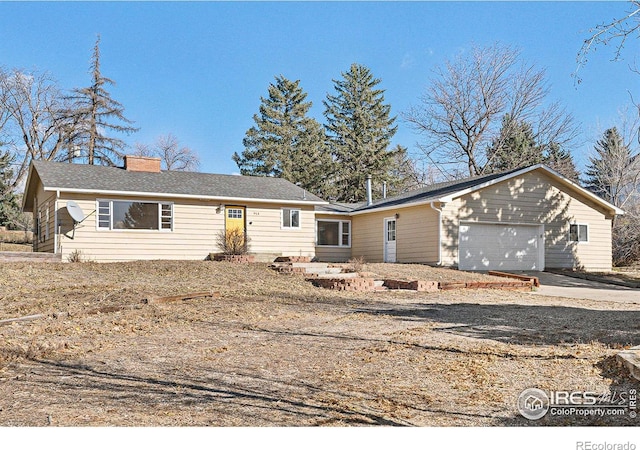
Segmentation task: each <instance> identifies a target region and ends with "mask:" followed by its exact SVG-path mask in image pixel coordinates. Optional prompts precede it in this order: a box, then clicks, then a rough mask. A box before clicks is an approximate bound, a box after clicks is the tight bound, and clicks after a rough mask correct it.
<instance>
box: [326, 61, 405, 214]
mask: <svg viewBox="0 0 640 450" xmlns="http://www.w3.org/2000/svg"><path fill="white" fill-rule="evenodd" d="M342 77H343V78H342V79H341V80H333V82H334V85H335V86H334V87H335V95H327V99H326V100H325V101H324V106H325V112H324V115H325V118H326V120H327V123H326V125H325V128H326V131H327V140H328V144H329V146H330V148H331V152H332V154H333V157H334V160H335V162H336V175H335V178H334V181H335V183H336V187H337V192H338V194H337V200H339V201H345V202H359V201H364V200H366V177H367V175H371V176H372V177H373V179H374V180H375V182H381V181H385V180H387V179H388V178H389V176H390V174H389V171H390V170H392V168H393V166H394V165H393V161H394V158H395V152H396V151H395V150H389V145H390V143H391V138H392V137H393V135H394V134H395V132H396V130H397V126H394V122H395V117H390V112H391V106H390V105H387V104H385V103H384V90H382V89H377V87H376V86H377V85H378V84H380V80H379V79H377V78H374V77H373V75H372V73H371V71H370V70H369V69H368V68H367V67H365V66H362V65H359V64H352V65H351V67H350V68H349V71H348V72H344V73H342Z"/></svg>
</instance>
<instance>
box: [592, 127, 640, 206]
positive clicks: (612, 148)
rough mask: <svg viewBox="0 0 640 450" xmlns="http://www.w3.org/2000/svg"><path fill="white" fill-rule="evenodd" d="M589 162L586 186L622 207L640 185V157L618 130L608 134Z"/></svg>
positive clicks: (612, 130) (599, 141)
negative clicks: (633, 151) (632, 151)
mask: <svg viewBox="0 0 640 450" xmlns="http://www.w3.org/2000/svg"><path fill="white" fill-rule="evenodd" d="M594 148H595V151H596V154H595V156H593V157H590V158H589V164H588V166H587V171H586V173H585V175H586V180H585V184H586V186H587V188H588V189H589V190H591V191H592V192H593V193H595V194H597V195H599V196H600V197H602V198H603V199H605V200H607V201H608V202H610V203H613V204H614V205H616V206H619V207H622V206H623V205H624V204H625V202H626V201H627V199H628V198H629V196H630V195H633V194H635V195H638V194H637V193H634V190H635V189H637V188H638V184H640V183H639V182H640V155H635V156H634V155H633V154H632V153H631V149H630V148H629V146H628V145H626V144H625V142H624V139H623V138H622V136H621V135H620V133H618V130H617V128H616V127H613V128H609V129H608V130H606V131H605V132H604V134H603V136H602V138H601V139H599V140H598V141H597V142H596V145H595V147H594Z"/></svg>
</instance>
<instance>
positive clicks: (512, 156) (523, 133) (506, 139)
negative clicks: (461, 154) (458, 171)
mask: <svg viewBox="0 0 640 450" xmlns="http://www.w3.org/2000/svg"><path fill="white" fill-rule="evenodd" d="M542 159H543V157H542V151H541V149H540V147H539V146H538V145H536V142H535V136H534V133H533V128H532V127H531V125H530V124H529V123H527V122H525V121H515V120H513V119H511V118H510V116H509V115H505V116H504V117H503V119H502V128H501V129H500V134H499V136H498V138H497V139H495V140H494V141H493V143H492V145H491V147H489V148H488V149H487V164H486V166H485V168H484V173H495V172H504V171H507V170H511V169H517V168H518V167H525V166H530V165H532V164H538V163H540V162H542Z"/></svg>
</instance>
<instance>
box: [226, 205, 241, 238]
mask: <svg viewBox="0 0 640 450" xmlns="http://www.w3.org/2000/svg"><path fill="white" fill-rule="evenodd" d="M244 215H245V208H244V206H225V230H226V231H227V232H229V231H231V230H240V231H242V233H244V231H245V220H244Z"/></svg>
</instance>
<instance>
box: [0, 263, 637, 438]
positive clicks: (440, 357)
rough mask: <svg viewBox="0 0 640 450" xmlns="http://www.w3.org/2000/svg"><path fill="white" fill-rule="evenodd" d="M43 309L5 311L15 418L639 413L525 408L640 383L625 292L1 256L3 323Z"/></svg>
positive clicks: (243, 419) (317, 419)
mask: <svg viewBox="0 0 640 450" xmlns="http://www.w3.org/2000/svg"><path fill="white" fill-rule="evenodd" d="M366 270H370V271H374V272H377V273H382V274H384V273H386V274H388V275H389V276H405V275H406V277H413V276H418V277H419V278H420V279H438V280H440V279H441V280H444V281H450V280H451V278H449V277H453V276H454V274H456V272H454V271H449V270H446V269H433V268H430V267H427V266H409V265H407V266H404V265H397V266H396V265H369V264H368V265H367V269H366ZM457 275H458V276H464V277H467V276H472V277H483V275H478V274H460V273H458V274H457ZM436 276H437V277H442V278H433V277H436ZM426 277H428V278H426ZM207 290H212V291H219V292H220V293H221V296H220V297H219V298H208V299H196V300H189V301H185V302H178V303H170V304H145V303H143V299H145V298H147V297H150V296H168V295H177V294H181V293H186V292H194V291H207ZM98 310H102V311H106V312H104V313H99V312H97V311H98ZM39 313H44V314H46V315H47V317H46V318H44V319H41V320H34V321H28V322H14V323H12V324H10V325H0V424H1V425H21V426H44V425H47V424H49V423H50V424H52V425H61V426H78V425H92V426H105V425H120V426H132V425H137V426H151V425H155V426H185V425H188V426H200V425H218V426H232V425H233V426H235V425H247V426H260V425H312V426H313V425H325V426H336V425H337V426H340V425H420V426H438V425H464V426H467V425H469V426H483V425H565V424H572V425H595V424H607V425H628V424H632V423H631V422H629V420H628V419H627V421H625V419H615V420H613V419H593V418H592V419H578V418H574V419H558V418H545V419H542V420H541V421H538V422H535V423H533V422H528V421H526V420H525V419H522V418H520V417H519V415H518V414H517V412H516V411H515V410H514V406H513V405H514V402H515V399H516V398H517V395H518V394H519V393H520V392H521V391H522V390H523V389H525V388H527V387H532V386H536V387H540V388H542V389H567V390H572V389H575V390H594V391H596V392H604V393H606V392H610V391H614V390H617V389H624V388H628V387H629V386H634V387H635V388H637V387H638V383H637V382H635V381H633V380H631V379H629V378H628V376H627V374H626V373H624V372H623V371H622V370H621V369H620V368H618V367H617V365H615V364H614V363H613V359H612V358H613V356H614V355H615V353H616V351H617V350H618V349H619V348H622V347H624V346H627V345H629V344H637V343H638V342H640V330H638V327H637V323H638V321H639V319H640V307H639V306H637V305H624V304H619V303H614V302H611V303H607V302H600V303H597V302H592V301H580V300H569V299H556V298H549V297H538V296H531V295H529V294H527V293H513V292H499V291H468V290H465V291H447V292H438V293H431V294H427V293H415V292H392V291H388V292H381V293H375V294H371V293H337V292H332V291H327V290H323V289H320V288H315V287H313V286H312V285H311V284H310V283H307V282H305V281H303V280H302V279H301V278H300V277H298V276H281V275H277V274H276V273H275V272H273V271H271V270H269V269H267V267H266V265H263V264H251V265H234V264H229V263H222V262H219V263H215V262H171V261H169V262H135V263H122V264H95V263H80V264H39V265H36V264H31V265H30V264H22V263H12V264H0V320H2V319H8V318H13V317H18V316H25V315H30V314H39Z"/></svg>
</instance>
